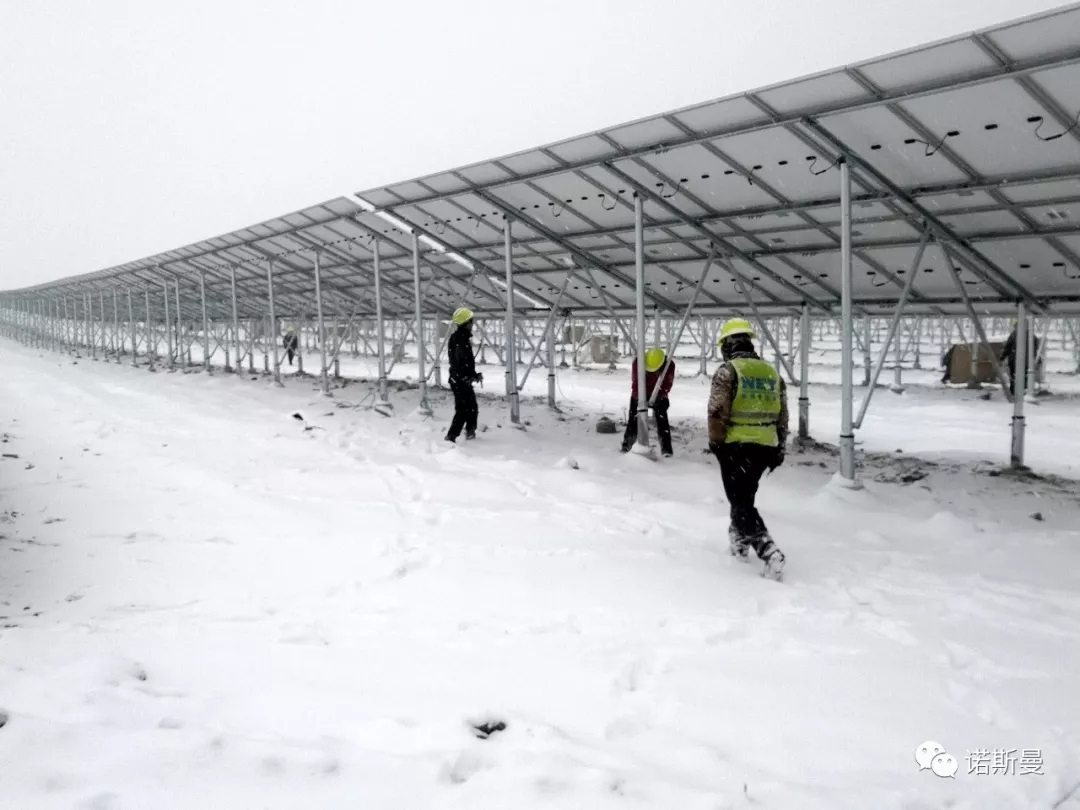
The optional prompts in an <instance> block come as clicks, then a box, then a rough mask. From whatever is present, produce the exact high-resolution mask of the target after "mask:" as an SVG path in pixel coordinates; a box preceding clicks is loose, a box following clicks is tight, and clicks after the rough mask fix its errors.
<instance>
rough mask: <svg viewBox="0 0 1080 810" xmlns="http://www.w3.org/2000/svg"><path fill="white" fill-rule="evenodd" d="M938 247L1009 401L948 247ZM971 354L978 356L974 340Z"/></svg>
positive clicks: (1008, 394) (939, 243)
mask: <svg viewBox="0 0 1080 810" xmlns="http://www.w3.org/2000/svg"><path fill="white" fill-rule="evenodd" d="M938 247H940V248H941V254H942V256H943V257H944V258H945V266H946V267H947V268H948V270H949V277H950V278H952V280H953V283H954V284H955V285H956V289H957V291H958V292H959V293H960V297H961V298H963V299H964V307H965V308H966V309H967V313H968V317H969V318H971V324H972V328H973V329H974V330H975V333H976V334H977V335H978V336H979V340H980V341H981V343H982V346H983V348H985V349H986V354H987V356H988V357H989V358H990V364H991V365H992V366H993V367H994V373H995V374H996V375H997V378H998V382H999V383H1001V390H1002V391H1003V392H1004V394H1005V398H1006V399H1011V397H1012V393H1011V392H1010V390H1009V385H1008V383H1007V382H1006V381H1005V372H1004V371H1003V370H1002V368H1001V363H999V362H998V358H997V355H996V354H994V352H993V350H992V349H991V348H990V341H988V340H987V339H986V331H985V330H984V329H983V325H982V321H981V320H980V319H979V315H978V313H977V312H975V307H974V305H973V304H972V303H971V299H970V298H969V297H968V294H967V290H965V289H964V282H963V280H962V279H961V278H960V271H959V270H958V269H957V267H956V264H955V263H954V262H953V255H952V250H950V248H949V246H948V245H946V244H945V243H944V242H938ZM972 354H973V355H978V346H976V344H975V341H974V340H972ZM974 370H976V371H977V370H978V366H975V367H974Z"/></svg>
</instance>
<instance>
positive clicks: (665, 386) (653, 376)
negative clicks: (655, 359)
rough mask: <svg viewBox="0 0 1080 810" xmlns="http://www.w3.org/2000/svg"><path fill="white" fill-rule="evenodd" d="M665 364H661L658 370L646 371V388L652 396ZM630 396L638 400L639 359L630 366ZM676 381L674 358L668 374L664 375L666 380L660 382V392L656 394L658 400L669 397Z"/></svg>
mask: <svg viewBox="0 0 1080 810" xmlns="http://www.w3.org/2000/svg"><path fill="white" fill-rule="evenodd" d="M661 369H663V366H660V368H658V369H657V370H656V371H649V370H648V369H646V371H645V390H646V391H647V392H648V396H650V397H651V396H652V393H653V391H655V390H656V381H657V380H658V379H659V377H660V370H661ZM630 380H631V382H630V396H631V397H632V398H633V399H634V400H635V401H636V400H637V398H638V395H637V360H634V362H633V364H631V366H630ZM674 382H675V361H674V360H672V361H671V364H670V365H669V366H668V369H667V374H665V375H664V381H663V382H662V383H660V393H659V394H657V395H656V399H657V401H659V400H662V399H667V398H668V394H669V393H671V386H672V384H673V383H674Z"/></svg>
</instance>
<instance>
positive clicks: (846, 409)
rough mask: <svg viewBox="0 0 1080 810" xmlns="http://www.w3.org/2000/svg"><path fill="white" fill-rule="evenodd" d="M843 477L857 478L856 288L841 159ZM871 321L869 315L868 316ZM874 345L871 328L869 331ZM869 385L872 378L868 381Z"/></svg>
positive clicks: (847, 184) (847, 178)
mask: <svg viewBox="0 0 1080 810" xmlns="http://www.w3.org/2000/svg"><path fill="white" fill-rule="evenodd" d="M840 300H841V318H840V477H841V479H843V481H844V482H845V483H847V485H848V486H851V487H856V486H859V485H858V483H857V482H856V480H855V431H854V426H853V424H852V411H853V408H852V379H851V378H852V373H851V371H852V369H851V362H852V359H853V358H852V345H851V344H852V331H853V330H854V324H853V323H852V291H851V172H850V169H849V167H848V163H847V161H846V160H843V159H841V161H840ZM866 320H867V323H869V320H870V319H869V318H867V319H866ZM866 345H867V347H869V345H870V330H869V329H867V332H866ZM867 382H868V384H869V381H867Z"/></svg>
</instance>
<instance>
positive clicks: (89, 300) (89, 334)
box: [85, 293, 97, 360]
mask: <svg viewBox="0 0 1080 810" xmlns="http://www.w3.org/2000/svg"><path fill="white" fill-rule="evenodd" d="M85 299H86V342H87V347H88V348H89V349H90V357H91V358H92V359H94V360H97V343H95V342H94V296H92V295H91V294H90V293H86V296H85Z"/></svg>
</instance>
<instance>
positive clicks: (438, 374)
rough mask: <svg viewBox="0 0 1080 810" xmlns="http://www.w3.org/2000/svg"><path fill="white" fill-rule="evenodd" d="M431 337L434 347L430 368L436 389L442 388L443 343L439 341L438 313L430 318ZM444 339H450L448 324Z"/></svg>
mask: <svg viewBox="0 0 1080 810" xmlns="http://www.w3.org/2000/svg"><path fill="white" fill-rule="evenodd" d="M431 337H432V343H433V344H434V345H435V356H434V357H433V358H432V363H433V365H434V367H433V368H432V372H433V373H434V375H435V387H436V388H442V387H443V384H442V350H443V343H442V341H441V340H440V339H439V314H438V313H435V317H434V318H432V321H431ZM446 338H447V340H449V339H450V329H449V325H448V324H447V329H446Z"/></svg>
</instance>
